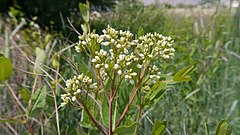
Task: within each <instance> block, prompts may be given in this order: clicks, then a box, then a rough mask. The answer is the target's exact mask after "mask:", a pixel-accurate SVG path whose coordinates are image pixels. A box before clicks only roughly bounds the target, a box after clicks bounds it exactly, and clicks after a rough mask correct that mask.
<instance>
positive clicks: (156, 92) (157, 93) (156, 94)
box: [149, 82, 167, 100]
mask: <svg viewBox="0 0 240 135" xmlns="http://www.w3.org/2000/svg"><path fill="white" fill-rule="evenodd" d="M153 87H154V86H153ZM155 87H156V88H155ZM155 87H154V88H153V90H152V94H151V95H150V96H149V98H150V100H154V99H156V98H160V97H161V96H162V95H163V93H164V92H165V89H166V88H167V84H166V83H163V82H159V83H158V84H157V85H156V86H155Z"/></svg>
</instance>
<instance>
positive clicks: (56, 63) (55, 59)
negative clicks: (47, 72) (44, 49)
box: [52, 54, 59, 69]
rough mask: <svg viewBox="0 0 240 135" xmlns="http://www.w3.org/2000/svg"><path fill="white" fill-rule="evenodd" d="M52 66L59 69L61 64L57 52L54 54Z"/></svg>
mask: <svg viewBox="0 0 240 135" xmlns="http://www.w3.org/2000/svg"><path fill="white" fill-rule="evenodd" d="M52 66H53V68H55V69H57V67H58V66H59V56H58V55H56V54H55V55H54V58H53V60H52Z"/></svg>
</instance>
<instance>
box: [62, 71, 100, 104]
mask: <svg viewBox="0 0 240 135" xmlns="http://www.w3.org/2000/svg"><path fill="white" fill-rule="evenodd" d="M96 89H97V83H93V82H92V79H90V78H89V77H88V76H85V75H83V74H81V75H79V76H74V77H73V78H72V79H69V80H67V82H66V91H67V94H62V95H61V99H62V100H63V102H62V103H61V107H63V106H65V105H66V104H67V103H69V102H74V101H75V100H76V98H77V97H79V98H81V96H80V94H81V93H82V92H86V91H91V90H96Z"/></svg>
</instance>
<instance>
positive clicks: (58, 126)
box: [53, 65, 61, 135]
mask: <svg viewBox="0 0 240 135" xmlns="http://www.w3.org/2000/svg"><path fill="white" fill-rule="evenodd" d="M59 68H60V65H58V67H57V73H58V72H59ZM57 73H56V77H55V78H56V82H57V81H58V74H57ZM57 88H58V87H57V85H56V87H55V91H54V90H53V98H54V107H55V112H56V123H57V131H58V135H61V132H60V125H59V118H58V108H57V97H56V93H57Z"/></svg>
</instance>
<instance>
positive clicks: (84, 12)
mask: <svg viewBox="0 0 240 135" xmlns="http://www.w3.org/2000/svg"><path fill="white" fill-rule="evenodd" d="M79 9H80V12H81V15H82V17H83V20H84V21H85V22H86V23H88V22H89V18H90V15H89V9H90V6H89V3H87V4H83V3H79Z"/></svg>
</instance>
